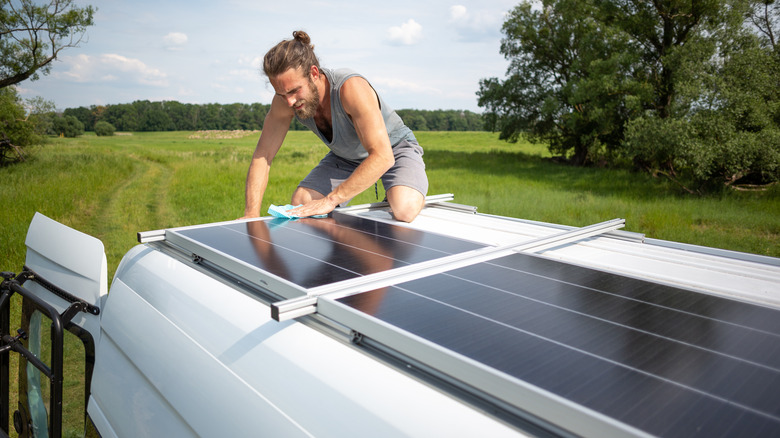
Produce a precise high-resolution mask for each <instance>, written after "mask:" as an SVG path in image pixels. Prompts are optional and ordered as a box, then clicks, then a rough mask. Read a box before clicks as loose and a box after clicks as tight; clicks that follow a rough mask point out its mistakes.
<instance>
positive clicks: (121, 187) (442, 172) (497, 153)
mask: <svg viewBox="0 0 780 438" xmlns="http://www.w3.org/2000/svg"><path fill="white" fill-rule="evenodd" d="M191 134H192V133H190V132H167V133H135V134H133V135H118V136H114V137H96V136H94V135H85V136H82V137H80V138H76V139H60V138H57V139H51V140H50V141H49V143H48V144H46V145H44V146H41V147H37V148H34V149H32V150H30V151H29V157H28V160H27V161H26V162H24V163H21V164H18V165H14V166H10V167H6V168H0V188H1V190H0V202H2V205H3V208H2V209H0V236H2V245H1V246H0V270H4V271H14V272H18V271H20V270H21V268H22V266H23V264H24V257H25V247H24V240H25V235H26V231H27V227H28V225H29V222H30V220H31V219H32V217H33V215H34V213H35V212H36V211H38V212H41V213H43V214H45V215H47V216H49V217H51V218H53V219H55V220H57V221H59V222H62V223H64V224H66V225H68V226H71V227H73V228H75V229H77V230H80V231H82V232H85V233H87V234H90V235H93V236H95V237H97V238H99V239H101V240H102V241H103V243H104V245H105V248H106V255H107V259H108V268H109V279H110V278H111V277H112V276H113V273H114V271H115V270H116V268H117V265H118V264H119V261H120V260H121V257H122V256H123V255H124V254H125V253H126V252H127V251H128V250H129V249H130V248H131V247H132V246H134V245H136V244H137V242H136V233H137V232H138V231H147V230H157V229H162V228H168V227H178V226H185V225H192V224H198V223H208V222H215V221H224V220H230V219H235V218H237V217H239V216H241V215H242V214H243V206H244V178H245V175H246V171H247V167H248V164H249V159H250V157H251V154H252V150H253V148H254V145H255V142H256V140H257V133H252V134H248V135H245V136H238V137H237V138H191ZM418 139H419V140H420V143H421V144H422V145H423V147H424V148H425V160H426V163H427V167H428V169H427V170H428V176H429V180H430V191H429V194H439V193H454V194H455V201H456V202H458V203H461V204H468V205H475V206H477V207H478V208H479V211H480V212H484V213H492V214H499V215H507V216H513V217H519V218H525V219H531V220H537V221H544V222H553V223H561V224H566V225H574V226H583V225H588V224H592V223H596V222H601V221H604V220H608V219H613V218H618V217H620V218H625V219H626V228H625V229H626V230H628V231H635V232H640V233H645V234H646V235H647V236H648V237H652V238H658V239H665V240H675V241H680V242H686V243H692V244H697V245H704V246H713V247H718V248H725V249H730V250H736V251H743V252H751V253H757V254H762V255H768V256H773V257H778V256H780V188H778V187H774V188H773V189H772V190H769V191H765V192H750V193H745V192H724V193H722V194H719V195H718V196H710V197H692V196H689V195H683V194H681V193H679V191H678V190H677V189H676V188H675V187H674V186H673V185H671V184H668V183H667V182H665V181H663V180H658V179H653V178H651V177H650V176H648V175H645V174H639V173H632V172H629V171H625V170H612V169H593V168H575V167H567V166H563V165H559V164H554V163H552V162H551V161H549V160H547V159H546V158H547V157H548V153H547V151H546V149H545V147H544V146H540V145H532V144H527V143H526V144H507V143H505V142H502V141H499V140H498V136H497V135H496V134H491V133H484V132H468V133H454V132H423V133H419V135H418ZM325 152H326V148H325V147H324V146H323V145H322V144H320V143H319V141H318V140H317V139H316V137H314V135H312V134H311V133H309V132H291V133H290V134H289V135H288V137H287V140H286V144H285V146H284V147H283V148H282V150H281V151H280V153H279V155H278V156H277V158H276V160H275V161H274V164H273V168H272V174H271V182H270V185H269V188H268V191H267V193H266V195H265V198H264V201H263V207H262V211H263V212H265V211H267V208H268V206H269V205H270V204H271V203H274V204H286V203H288V202H289V197H290V194H291V193H292V191H293V190H294V188H295V187H296V185H297V183H298V181H299V180H300V179H301V178H303V177H304V176H305V174H306V173H307V172H308V170H309V169H310V168H312V167H313V166H314V165H315V164H316V163H317V162H318V160H319V159H320V158H321V157H322V156H323V155H324V154H325ZM376 196H377V195H376V194H375V193H374V190H373V189H369V190H367V191H366V192H365V193H363V194H361V195H360V196H358V197H357V198H356V199H355V200H353V204H361V203H368V202H375V201H376V200H377V197H376ZM378 196H379V199H382V198H383V197H384V193H383V190H382V188H381V184H380V187H379V193H378ZM15 321H18V315H17V316H12V331H13V330H14V329H15V327H17V324H18V322H15ZM68 348H69V349H73V348H75V347H73V345H72V344H71V346H69V347H68ZM68 354H75V353H73V352H70V353H68ZM81 354H83V353H81ZM15 357H16V356H15V355H12V369H14V370H15V369H16V368H13V367H16V366H17V365H15V364H16V363H17V362H16V359H15ZM14 372H15V371H14ZM74 374H79V372H78V371H75V373H74ZM66 384H67V382H66ZM75 387H76V389H74V390H72V391H75V392H76V394H77V393H78V391H79V389H78V388H79V387H80V386H79V384H78V382H76V385H75ZM70 398H78V396H77V395H76V396H75V397H74V396H72V395H71V396H70ZM14 403H15V398H12V406H15V404H14ZM75 409H77V410H78V409H82V410H83V403H82V404H81V406H80V407H77V408H75ZM81 412H83V411H81ZM75 418H76V421H75V424H71V425H70V426H69V427H70V429H68V430H70V432H68V433H67V435H68V436H71V435H72V436H78V435H79V432H77V429H78V428H79V427H80V424H79V422H78V418H79V416H78V415H75ZM82 418H83V417H82Z"/></svg>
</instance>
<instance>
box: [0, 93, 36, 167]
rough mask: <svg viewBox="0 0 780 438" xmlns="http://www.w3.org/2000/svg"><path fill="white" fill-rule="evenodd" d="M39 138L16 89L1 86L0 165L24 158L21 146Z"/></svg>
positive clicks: (34, 141)
mask: <svg viewBox="0 0 780 438" xmlns="http://www.w3.org/2000/svg"><path fill="white" fill-rule="evenodd" d="M39 140H40V137H39V136H38V135H36V132H35V126H34V125H33V124H32V123H28V121H27V116H26V114H25V110H24V107H23V105H22V102H21V100H20V99H19V95H17V94H16V89H15V88H14V87H6V88H0V166H3V165H5V164H6V163H7V162H10V161H13V160H14V159H23V157H22V154H21V150H20V149H19V148H20V147H21V146H27V145H30V144H34V143H36V142H37V141H39Z"/></svg>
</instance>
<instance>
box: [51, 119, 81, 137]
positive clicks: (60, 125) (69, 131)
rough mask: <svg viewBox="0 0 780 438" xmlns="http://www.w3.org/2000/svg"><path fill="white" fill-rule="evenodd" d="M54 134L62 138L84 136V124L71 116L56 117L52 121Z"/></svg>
mask: <svg viewBox="0 0 780 438" xmlns="http://www.w3.org/2000/svg"><path fill="white" fill-rule="evenodd" d="M54 132H55V134H56V135H61V136H63V137H71V138H73V137H78V136H79V135H82V134H84V124H83V123H81V122H80V121H79V119H77V118H75V117H73V116H64V117H57V118H55V119H54Z"/></svg>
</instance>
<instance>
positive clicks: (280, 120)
mask: <svg viewBox="0 0 780 438" xmlns="http://www.w3.org/2000/svg"><path fill="white" fill-rule="evenodd" d="M263 70H264V71H265V74H266V76H268V79H269V80H270V82H271V85H272V86H273V88H274V91H275V92H276V95H275V96H274V98H273V101H272V102H271V109H270V110H269V112H268V114H267V116H266V118H265V121H264V123H263V131H262V133H261V134H260V140H259V141H258V142H257V147H256V148H255V152H254V155H253V156H252V163H251V164H250V166H249V172H248V174H247V180H246V206H245V210H244V217H245V218H251V217H258V216H259V214H260V211H259V210H260V205H261V203H262V200H263V194H264V193H265V189H266V187H267V185H268V174H269V170H270V167H271V162H272V161H273V159H274V157H275V156H276V153H277V152H278V151H279V148H280V147H281V146H282V142H283V141H284V137H285V136H286V135H287V131H288V130H289V127H290V122H291V121H292V118H293V117H297V118H298V120H300V121H301V122H302V123H303V124H304V125H306V126H307V127H308V128H309V129H311V130H312V131H313V132H314V133H315V134H317V136H319V137H320V139H322V141H323V142H325V144H326V145H327V146H328V147H329V148H330V149H331V151H330V152H329V153H328V154H327V155H326V156H325V158H323V159H322V161H320V163H319V164H318V165H317V166H316V167H315V168H314V169H313V170H312V171H311V172H310V173H309V175H308V176H306V178H304V180H303V181H301V183H300V184H299V186H298V188H297V189H296V190H295V192H294V193H293V196H292V201H291V203H292V204H293V205H299V204H303V205H302V206H301V207H298V208H295V209H293V210H290V211H289V212H288V213H290V214H294V215H297V216H300V217H306V216H313V215H319V214H326V213H329V212H331V211H332V210H333V209H334V208H336V207H337V206H339V205H341V204H345V203H346V202H348V201H349V200H350V199H352V198H353V197H354V196H356V195H358V194H360V193H361V192H363V191H364V190H366V189H368V188H369V187H371V186H372V185H374V184H375V183H376V182H377V181H378V180H379V179H380V178H381V179H382V184H383V185H384V187H385V191H386V195H387V201H388V202H389V203H390V208H391V210H392V213H393V216H394V217H395V219H397V220H399V221H404V222H411V221H412V220H414V218H415V217H416V216H417V214H418V213H419V212H420V210H422V208H423V205H424V203H425V194H426V192H427V190H428V179H427V177H426V175H425V164H424V163H423V160H422V154H423V151H422V148H421V147H420V146H419V145H418V144H417V140H416V139H415V137H414V134H413V133H412V131H411V130H410V129H409V128H408V127H407V126H406V125H404V123H403V121H402V120H401V118H400V117H399V116H398V114H396V113H395V111H393V110H392V109H390V107H389V106H387V105H386V104H385V103H384V101H383V100H382V99H381V97H379V95H378V94H377V93H376V91H374V89H373V88H372V87H371V85H370V84H369V83H368V81H367V80H366V79H365V78H363V77H362V76H360V75H358V74H356V73H354V72H351V71H349V70H328V69H323V68H320V66H319V61H318V60H317V57H316V56H315V55H314V46H312V45H311V40H310V38H309V36H308V35H307V34H306V32H303V31H296V32H293V39H292V40H285V41H282V42H280V43H279V44H277V45H276V46H275V47H274V48H272V49H271V50H270V51H269V52H268V53H267V54H266V55H265V58H264V62H263Z"/></svg>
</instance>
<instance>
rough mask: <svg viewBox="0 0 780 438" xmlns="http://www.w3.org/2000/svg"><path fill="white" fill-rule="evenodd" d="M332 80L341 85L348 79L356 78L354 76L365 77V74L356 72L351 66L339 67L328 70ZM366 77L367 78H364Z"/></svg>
mask: <svg viewBox="0 0 780 438" xmlns="http://www.w3.org/2000/svg"><path fill="white" fill-rule="evenodd" d="M328 73H330V74H329V77H330V80H331V81H333V83H334V84H335V85H336V86H337V87H340V86H341V85H343V84H344V82H346V81H347V80H348V79H351V78H354V77H361V78H363V75H361V74H360V73H358V72H356V71H355V70H353V69H351V68H337V69H333V70H328ZM364 79H365V78H364Z"/></svg>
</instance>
